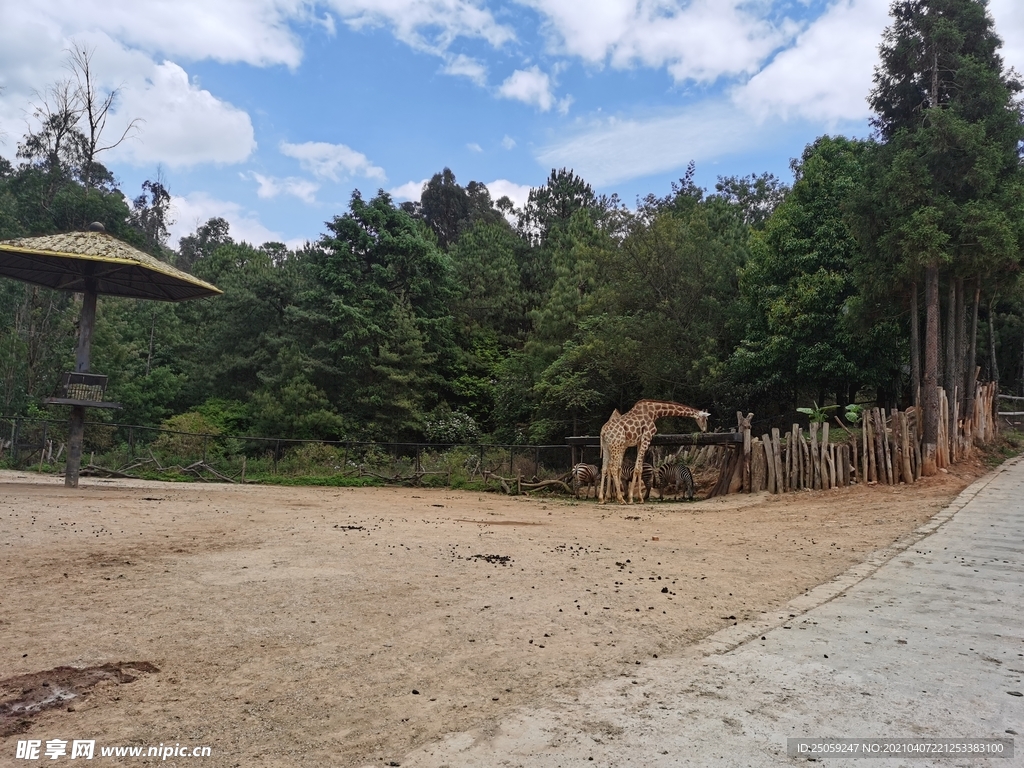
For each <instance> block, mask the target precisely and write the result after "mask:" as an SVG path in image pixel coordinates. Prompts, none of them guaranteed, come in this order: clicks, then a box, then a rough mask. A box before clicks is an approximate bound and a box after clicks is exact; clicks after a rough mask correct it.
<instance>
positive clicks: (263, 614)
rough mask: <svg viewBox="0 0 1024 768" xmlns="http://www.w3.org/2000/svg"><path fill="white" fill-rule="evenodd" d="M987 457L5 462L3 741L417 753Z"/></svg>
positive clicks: (658, 644)
mask: <svg viewBox="0 0 1024 768" xmlns="http://www.w3.org/2000/svg"><path fill="white" fill-rule="evenodd" d="M982 473H983V469H982V468H981V467H979V466H968V465H960V466H959V467H957V468H955V470H954V471H952V472H951V473H949V474H942V475H939V476H938V477H935V478H930V479H928V480H925V481H922V482H920V483H918V484H917V485H914V486H910V487H907V486H899V487H897V488H890V487H886V486H872V487H856V486H855V487H851V488H845V489H839V490H834V491H822V492H798V493H792V494H785V495H783V496H768V495H766V494H756V495H735V496H727V497H723V498H718V499H714V500H710V501H700V502H692V503H687V502H660V501H653V502H648V503H646V504H642V505H635V506H632V507H621V506H618V505H608V506H599V505H598V504H596V503H595V502H594V501H593V500H590V501H573V500H569V499H565V498H561V499H558V498H523V497H506V496H500V495H497V494H482V493H467V492H454V491H445V490H423V489H411V488H402V489H399V488H370V489H368V488H358V489H355V488H353V489H342V488H331V489H326V488H284V487H267V486H236V485H202V484H171V483H156V482H142V481H138V482H135V481H124V480H117V481H111V480H95V479H87V480H83V481H82V487H80V488H79V489H77V490H76V491H72V490H68V489H65V488H64V487H63V485H62V482H61V481H60V480H59V479H56V478H45V477H39V476H34V475H31V474H27V473H14V472H0V563H2V567H0V702H6V705H0V715H3V714H4V712H5V711H6V715H7V720H6V731H4V730H3V729H2V728H0V765H7V764H27V763H23V762H22V761H15V760H14V759H13V758H14V755H15V748H16V743H17V741H18V740H19V739H41V740H42V741H43V742H44V744H45V741H46V740H48V739H64V740H67V741H68V742H69V745H70V742H71V740H73V739H95V740H96V750H97V752H96V755H97V758H99V749H100V747H101V746H116V745H143V746H150V745H153V746H155V745H158V744H165V745H169V744H181V745H183V746H184V745H188V746H190V747H191V746H209V747H211V750H212V756H211V757H209V758H206V759H202V760H198V761H197V760H195V759H186V758H177V759H176V758H173V757H172V758H169V759H167V760H165V761H163V764H165V765H168V766H170V765H184V764H186V763H187V764H190V765H195V764H197V763H198V764H201V765H208V766H245V767H246V768H248V767H249V766H296V765H334V766H359V765H366V764H372V765H397V764H399V763H400V761H401V758H402V756H403V755H404V754H405V753H406V752H408V751H409V750H411V749H412V748H414V747H416V746H418V745H421V744H424V743H426V742H429V741H431V740H433V739H436V738H438V737H440V736H441V735H443V734H445V733H447V732H450V731H462V730H466V729H470V728H474V727H481V726H483V727H486V725H487V723H488V722H489V721H491V720H493V719H496V718H499V717H501V716H502V715H505V714H507V713H508V711H509V710H510V709H512V708H516V707H520V706H523V705H528V704H531V705H532V704H534V703H537V704H542V703H543V702H544V700H545V696H546V695H547V694H549V693H550V692H553V691H555V690H556V689H557V690H559V691H560V692H561V693H564V692H566V691H570V692H571V691H573V690H575V689H577V688H580V687H582V686H583V685H584V684H586V683H590V682H593V681H595V680H596V679H598V678H604V677H610V676H615V675H618V674H621V673H622V672H623V671H624V670H625V669H628V668H629V666H630V665H632V666H633V668H634V669H635V665H637V664H643V663H645V662H646V661H647V660H650V659H652V658H654V657H656V656H657V657H659V658H666V657H671V656H673V655H674V654H680V653H682V652H683V651H684V649H685V648H686V647H687V646H688V645H690V644H692V643H694V642H695V641H697V640H699V639H701V638H704V637H706V636H708V635H710V634H712V633H714V632H715V631H717V630H719V629H721V628H723V627H725V626H726V625H729V624H732V623H734V622H737V621H740V622H742V621H743V620H745V619H752V618H756V617H758V616H759V615H760V614H761V613H762V612H768V611H771V610H773V609H774V608H776V607H778V606H780V605H782V604H784V603H786V602H787V601H788V600H790V599H792V598H793V597H795V596H797V595H799V594H802V593H803V592H804V591H805V590H807V589H809V588H811V587H813V586H815V585H817V584H820V583H822V582H825V581H828V580H829V579H831V578H833V577H834V576H836V575H838V574H840V573H842V572H843V571H845V570H846V569H848V568H849V567H850V566H852V565H854V564H856V563H858V562H861V561H863V560H865V559H867V557H868V556H869V555H870V554H871V552H873V551H874V550H876V549H878V548H881V547H885V546H887V545H889V544H891V543H892V542H893V541H894V540H896V539H897V538H899V537H900V536H901V535H903V534H905V533H907V532H909V531H912V530H913V529H914V528H916V527H917V526H919V525H920V524H921V523H923V522H924V521H926V520H927V519H928V518H929V517H931V516H932V515H933V514H934V513H935V512H937V511H938V510H940V509H942V508H943V507H944V506H945V505H946V504H947V503H948V502H949V501H950V500H951V499H952V498H953V497H954V496H955V495H956V494H957V493H958V492H959V491H960V490H961V489H962V488H963V487H965V486H966V485H967V484H968V483H969V482H971V481H972V480H973V479H974V478H975V477H977V476H979V475H980V474H982ZM103 665H107V666H103ZM57 667H78V668H85V667H89V668H93V670H96V669H99V670H107V672H95V671H90V672H89V673H88V675H89V676H90V677H89V680H90V681H91V682H89V683H88V685H86V684H84V683H83V684H80V685H78V687H77V688H76V687H75V684H74V683H73V681H72V682H69V681H68V678H67V675H68V674H69V673H68V671H67V670H63V671H59V672H47V671H48V670H54V668H57ZM38 673H46V674H38ZM62 674H63V675H64V677H61V675H62ZM26 675H29V676H30V677H24V676H26ZM81 675H82V676H87V673H85V672H83V673H81ZM17 676H21V677H20V678H19V677H17ZM12 678H14V679H12ZM4 680H6V681H7V682H6V683H5V682H4ZM26 681H29V682H26ZM62 681H63V682H62ZM46 682H51V684H52V686H53V687H52V688H51V687H50V686H49V685H44V683H46ZM34 686H35V688H34V693H33V687H34ZM61 686H63V687H61ZM44 687H46V688H48V689H49V690H50V691H51V692H53V691H56V693H51V694H50V700H51V701H53V700H55V701H56V703H57V704H59V706H54V707H52V708H50V709H45V710H43V711H40V712H38V713H35V714H31V709H32V707H31V706H29V707H28V710H29V711H28V712H26V710H25V707H26V706H27V705H26V704H25V702H28V701H29V700H32V701H35V702H36V705H38V702H39V701H40V699H38V694H39V692H40V691H41V690H42V689H43V688H44ZM33 695H35V696H37V698H36V699H32V696H33ZM18 702H21V704H18ZM4 706H6V710H4ZM19 706H20V707H21V709H20V710H19V709H18V707H19ZM15 710H17V711H15ZM0 726H2V723H0ZM63 759H68V758H63ZM154 761H155V759H153V758H151V759H150V760H149V761H148V762H154ZM102 762H103V764H105V765H112V764H121V763H122V762H123V763H124V764H128V763H136V764H137V763H138V759H137V758H136V759H134V760H132V759H130V758H120V759H118V758H113V757H107V758H103V761H102Z"/></svg>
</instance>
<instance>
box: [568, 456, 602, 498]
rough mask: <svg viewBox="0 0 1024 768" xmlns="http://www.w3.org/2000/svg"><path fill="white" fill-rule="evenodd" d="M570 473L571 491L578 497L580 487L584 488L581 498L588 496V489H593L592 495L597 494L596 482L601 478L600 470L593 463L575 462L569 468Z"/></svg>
mask: <svg viewBox="0 0 1024 768" xmlns="http://www.w3.org/2000/svg"><path fill="white" fill-rule="evenodd" d="M570 474H571V475H572V491H573V494H574V495H575V496H576V498H577V499H578V498H579V497H580V488H586V489H587V490H586V493H585V494H584V496H583V498H585V499H586V498H589V497H590V489H591V488H593V489H594V496H597V483H598V481H599V480H600V479H601V470H599V469H598V468H597V467H596V466H594V465H593V464H577V465H576V466H574V467H573V468H572V469H571V470H570Z"/></svg>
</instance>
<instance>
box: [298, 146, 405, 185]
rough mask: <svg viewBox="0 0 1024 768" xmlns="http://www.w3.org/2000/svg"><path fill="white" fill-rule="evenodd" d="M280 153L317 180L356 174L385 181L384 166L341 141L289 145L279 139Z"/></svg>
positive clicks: (345, 178) (335, 179)
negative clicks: (336, 142)
mask: <svg viewBox="0 0 1024 768" xmlns="http://www.w3.org/2000/svg"><path fill="white" fill-rule="evenodd" d="M280 150H281V154H282V155H287V156H288V157H293V158H295V159H296V160H298V161H299V165H301V166H302V168H303V169H305V170H307V171H309V172H310V173H312V174H313V175H314V176H316V177H317V178H320V179H330V180H331V181H345V180H348V179H351V178H353V177H355V176H361V177H363V178H366V179H378V180H380V181H384V180H385V179H386V178H387V176H386V175H385V174H384V169H383V168H381V167H379V166H376V165H374V164H373V163H371V162H370V160H369V158H367V157H366V155H364V154H363V153H362V152H356V151H355V150H354V149H352V148H351V147H347V146H345V145H344V144H329V143H327V142H326V141H307V142H304V143H302V144H289V143H288V142H287V141H282V142H281V145H280Z"/></svg>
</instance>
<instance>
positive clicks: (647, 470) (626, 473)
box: [621, 461, 654, 501]
mask: <svg viewBox="0 0 1024 768" xmlns="http://www.w3.org/2000/svg"><path fill="white" fill-rule="evenodd" d="M634 469H636V465H635V464H629V465H626V464H623V466H622V472H621V479H622V487H623V488H625V487H627V486H628V485H629V484H630V483H631V482H633V470H634ZM640 482H641V483H642V484H643V485H642V486H641V487H640V488H639V489H638V490H640V491H641V494H640V497H641V499H643V500H644V501H646V500H647V499H648V498H650V496H651V488H653V487H654V467H653V466H651V465H650V464H648V463H647V462H646V461H645V462H644V463H643V466H642V467H641V469H640Z"/></svg>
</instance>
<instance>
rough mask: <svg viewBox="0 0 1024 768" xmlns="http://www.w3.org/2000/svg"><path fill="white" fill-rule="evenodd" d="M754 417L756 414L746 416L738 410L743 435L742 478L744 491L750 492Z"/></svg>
mask: <svg viewBox="0 0 1024 768" xmlns="http://www.w3.org/2000/svg"><path fill="white" fill-rule="evenodd" d="M753 418H754V414H752V413H748V414H747V415H746V416H744V415H743V412H742V411H736V423H737V426H738V429H739V432H740V434H742V435H743V468H742V473H741V476H740V480H741V484H742V489H743V492H744V493H750V490H751V478H750V473H751V469H752V467H751V451H750V422H751V420H753Z"/></svg>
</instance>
